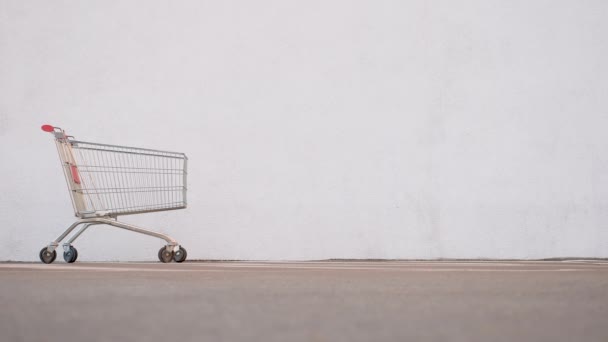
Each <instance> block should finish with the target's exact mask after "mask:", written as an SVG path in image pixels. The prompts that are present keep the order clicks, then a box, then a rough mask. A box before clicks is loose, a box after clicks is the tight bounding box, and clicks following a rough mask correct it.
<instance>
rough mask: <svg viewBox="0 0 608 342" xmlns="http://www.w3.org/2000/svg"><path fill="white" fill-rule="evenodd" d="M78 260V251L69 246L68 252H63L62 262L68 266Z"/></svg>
mask: <svg viewBox="0 0 608 342" xmlns="http://www.w3.org/2000/svg"><path fill="white" fill-rule="evenodd" d="M76 259H78V251H77V250H76V248H74V247H73V246H70V250H69V251H67V252H63V260H65V262H67V263H68V264H71V263H73V262H74V261H76Z"/></svg>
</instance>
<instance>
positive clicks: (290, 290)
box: [0, 260, 608, 342]
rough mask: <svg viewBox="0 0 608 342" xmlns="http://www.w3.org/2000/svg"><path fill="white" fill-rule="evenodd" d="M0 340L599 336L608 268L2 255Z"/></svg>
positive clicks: (607, 325)
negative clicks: (51, 259) (38, 259)
mask: <svg viewBox="0 0 608 342" xmlns="http://www.w3.org/2000/svg"><path fill="white" fill-rule="evenodd" d="M0 307H1V310H0V340H1V341H3V342H12V341H24V342H31V341H68V342H69V341H88V342H90V341H161V340H165V339H168V340H171V341H282V342H283V341H374V342H377V341H407V340H410V341H551V342H555V341H602V342H605V341H608V262H606V261H593V260H589V261H584V260H580V261H567V262H405V261H394V262H392V261H391V262H288V263H269V262H186V263H183V264H175V263H172V264H161V263H79V262H77V263H75V264H65V263H59V262H56V263H55V264H51V265H44V264H40V263H38V264H25V263H0Z"/></svg>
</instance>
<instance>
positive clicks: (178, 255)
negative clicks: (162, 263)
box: [173, 246, 188, 262]
mask: <svg viewBox="0 0 608 342" xmlns="http://www.w3.org/2000/svg"><path fill="white" fill-rule="evenodd" d="M187 256H188V252H187V251H186V249H185V248H184V247H182V246H179V251H177V252H174V253H173V261H175V262H184V261H185V260H186V257H187Z"/></svg>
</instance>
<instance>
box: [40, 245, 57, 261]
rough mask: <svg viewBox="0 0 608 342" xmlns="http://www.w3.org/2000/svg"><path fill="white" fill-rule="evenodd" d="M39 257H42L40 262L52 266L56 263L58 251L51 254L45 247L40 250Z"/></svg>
mask: <svg viewBox="0 0 608 342" xmlns="http://www.w3.org/2000/svg"><path fill="white" fill-rule="evenodd" d="M38 256H39V257H40V261H42V262H43V263H45V264H50V263H52V262H53V261H55V258H56V257H57V251H55V250H53V251H52V252H49V250H48V249H47V248H46V247H44V248H42V249H41V250H40V254H38Z"/></svg>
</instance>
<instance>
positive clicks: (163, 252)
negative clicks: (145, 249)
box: [158, 246, 173, 263]
mask: <svg viewBox="0 0 608 342" xmlns="http://www.w3.org/2000/svg"><path fill="white" fill-rule="evenodd" d="M158 260H160V261H162V262H164V263H167V262H171V260H173V251H170V250H168V249H167V246H164V247H163V248H161V249H160V250H159V251H158Z"/></svg>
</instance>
